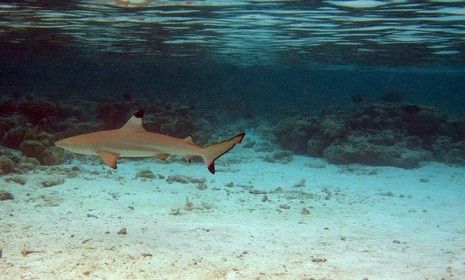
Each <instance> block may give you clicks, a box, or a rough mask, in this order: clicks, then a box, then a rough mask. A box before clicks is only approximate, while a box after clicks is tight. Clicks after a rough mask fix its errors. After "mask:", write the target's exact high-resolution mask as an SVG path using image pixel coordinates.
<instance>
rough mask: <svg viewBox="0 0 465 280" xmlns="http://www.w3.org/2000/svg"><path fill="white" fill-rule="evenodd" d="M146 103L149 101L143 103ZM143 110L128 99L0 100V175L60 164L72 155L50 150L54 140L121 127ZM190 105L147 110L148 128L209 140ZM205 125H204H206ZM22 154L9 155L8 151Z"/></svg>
mask: <svg viewBox="0 0 465 280" xmlns="http://www.w3.org/2000/svg"><path fill="white" fill-rule="evenodd" d="M145 103H147V102H145ZM141 107H142V106H141V105H140V103H138V102H137V101H136V100H134V99H133V98H131V97H129V98H128V97H124V98H123V100H122V101H115V102H93V101H84V102H72V101H62V103H60V104H58V103H54V102H52V101H50V100H45V99H38V98H37V99H27V100H26V99H24V100H22V99H18V100H5V99H4V100H1V99H0V148H8V149H12V150H10V152H8V153H3V152H2V153H1V156H0V174H8V173H14V172H19V173H22V172H26V171H28V170H31V169H33V168H34V167H36V166H37V165H58V164H61V163H63V162H65V161H66V160H68V159H70V158H71V157H73V156H74V155H73V154H71V153H68V152H65V151H63V150H62V149H60V148H57V147H55V146H54V142H55V141H56V140H58V139H62V138H65V137H69V136H73V135H78V134H82V133H88V132H93V131H98V130H104V129H115V128H119V127H121V126H122V125H123V124H124V123H125V122H126V121H127V120H128V119H129V117H130V116H131V114H132V113H133V112H134V111H135V110H136V109H137V108H141ZM192 109H193V108H192V107H188V106H182V105H178V104H173V103H167V102H159V101H158V102H155V103H154V105H150V106H146V107H145V110H146V116H147V118H146V119H144V126H145V127H146V129H148V130H150V131H154V132H159V133H162V134H167V135H171V136H176V137H186V136H188V135H191V134H193V133H194V132H196V137H194V138H196V140H197V139H200V140H201V142H203V141H205V142H207V141H208V139H209V137H210V134H209V133H208V131H206V130H201V129H198V125H197V124H196V123H195V122H194V118H193V117H192ZM204 127H208V125H204ZM18 150H19V151H20V154H18V153H14V152H13V153H12V152H11V151H18Z"/></svg>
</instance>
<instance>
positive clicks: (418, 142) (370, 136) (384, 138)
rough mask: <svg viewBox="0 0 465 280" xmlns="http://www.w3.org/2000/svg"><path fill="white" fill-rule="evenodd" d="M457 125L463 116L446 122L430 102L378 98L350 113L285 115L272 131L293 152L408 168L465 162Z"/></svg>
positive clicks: (463, 124)
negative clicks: (424, 163) (429, 163)
mask: <svg viewBox="0 0 465 280" xmlns="http://www.w3.org/2000/svg"><path fill="white" fill-rule="evenodd" d="M457 127H463V128H465V120H462V119H458V120H454V121H452V122H448V118H447V116H446V115H445V114H443V113H441V112H440V111H439V110H438V109H436V108H434V107H427V106H420V105H414V104H395V103H383V104H373V105H368V106H365V107H362V108H360V109H359V110H357V111H353V112H348V111H342V110H339V109H337V108H336V109H335V108H329V109H326V110H324V111H323V112H322V113H321V114H320V116H319V117H317V118H308V117H304V118H301V119H298V118H292V119H286V120H283V121H282V122H281V123H280V124H279V125H278V127H277V129H276V131H275V136H276V140H277V142H278V143H279V144H281V146H283V147H285V148H287V149H289V150H291V151H293V152H297V153H305V154H308V155H311V156H317V157H325V158H327V159H328V160H329V161H330V162H332V163H337V164H346V163H361V164H369V165H390V166H398V167H403V168H412V167H416V166H418V165H419V164H420V162H421V161H425V160H433V159H436V160H443V161H446V162H451V163H460V164H462V162H465V160H462V158H464V156H462V154H464V153H465V147H463V146H461V145H458V144H457V143H458V142H460V141H461V140H465V139H464V138H465V132H458V130H457ZM456 144H457V145H456ZM454 145H455V146H454Z"/></svg>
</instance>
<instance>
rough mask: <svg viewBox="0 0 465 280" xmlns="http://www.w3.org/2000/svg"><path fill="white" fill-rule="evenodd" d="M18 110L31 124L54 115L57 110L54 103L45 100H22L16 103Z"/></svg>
mask: <svg viewBox="0 0 465 280" xmlns="http://www.w3.org/2000/svg"><path fill="white" fill-rule="evenodd" d="M18 110H19V112H20V113H21V114H22V115H23V116H24V117H26V119H27V120H28V121H29V122H30V123H32V124H37V123H38V122H39V121H40V120H42V119H44V118H46V117H50V116H56V115H57V114H58V111H59V110H58V108H57V106H56V105H55V104H54V103H52V102H51V101H46V100H33V101H26V102H22V103H20V104H19V105H18Z"/></svg>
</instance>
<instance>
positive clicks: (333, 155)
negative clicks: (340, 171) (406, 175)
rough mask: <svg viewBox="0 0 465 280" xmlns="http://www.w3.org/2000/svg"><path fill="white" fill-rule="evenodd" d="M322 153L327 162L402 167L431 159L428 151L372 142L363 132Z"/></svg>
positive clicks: (413, 166) (416, 164) (414, 165)
mask: <svg viewBox="0 0 465 280" xmlns="http://www.w3.org/2000/svg"><path fill="white" fill-rule="evenodd" d="M323 154H324V156H325V158H327V159H328V161H329V162H331V163H335V164H348V163H361V164H368V165H388V166H396V167H402V168H415V167H418V166H419V164H420V163H421V162H422V161H426V160H431V159H432V155H431V153H430V152H428V151H425V150H421V149H418V150H415V151H414V150H409V149H406V148H403V147H401V146H400V145H396V146H385V145H379V144H373V143H370V142H369V141H368V140H367V137H366V135H363V134H362V135H351V136H349V137H348V139H347V140H346V141H344V142H340V143H333V144H332V145H331V146H329V147H328V148H326V149H325V150H324V152H323Z"/></svg>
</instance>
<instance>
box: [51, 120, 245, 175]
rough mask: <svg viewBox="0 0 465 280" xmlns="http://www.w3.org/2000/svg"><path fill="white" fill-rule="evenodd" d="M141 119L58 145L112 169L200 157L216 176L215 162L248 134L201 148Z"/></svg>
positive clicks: (73, 138)
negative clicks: (137, 161)
mask: <svg viewBox="0 0 465 280" xmlns="http://www.w3.org/2000/svg"><path fill="white" fill-rule="evenodd" d="M142 117H143V111H139V112H137V113H136V114H134V116H132V117H131V119H129V121H128V122H127V123H126V124H125V125H124V126H123V127H122V128H120V129H113V130H104V131H97V132H92V133H86V134H81V135H77V136H73V137H69V138H65V139H62V140H59V141H57V142H56V143H55V145H56V146H58V147H61V148H63V149H66V150H69V151H72V152H75V153H78V154H85V155H98V156H100V157H101V158H102V160H103V161H104V162H105V164H107V165H108V166H110V167H112V168H116V167H117V159H118V157H157V158H159V159H161V160H164V159H166V157H168V156H169V155H180V156H184V158H185V159H186V160H187V161H190V160H191V158H192V156H200V157H202V158H203V160H204V162H205V164H206V165H207V167H208V170H209V171H210V172H211V173H215V165H214V162H215V160H216V159H217V158H219V157H220V156H222V155H223V154H225V153H226V152H228V151H229V150H230V149H232V148H233V147H234V145H236V144H237V143H240V142H241V141H242V139H243V138H244V136H245V133H240V134H238V135H236V136H234V137H233V138H231V139H229V140H226V141H223V142H220V143H216V144H213V145H210V146H207V147H205V148H202V147H200V146H198V145H196V144H194V143H193V142H192V138H191V137H190V136H189V137H186V138H184V139H180V138H175V137H171V136H167V135H162V134H158V133H153V132H149V131H147V130H145V129H144V128H143V127H142Z"/></svg>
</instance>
